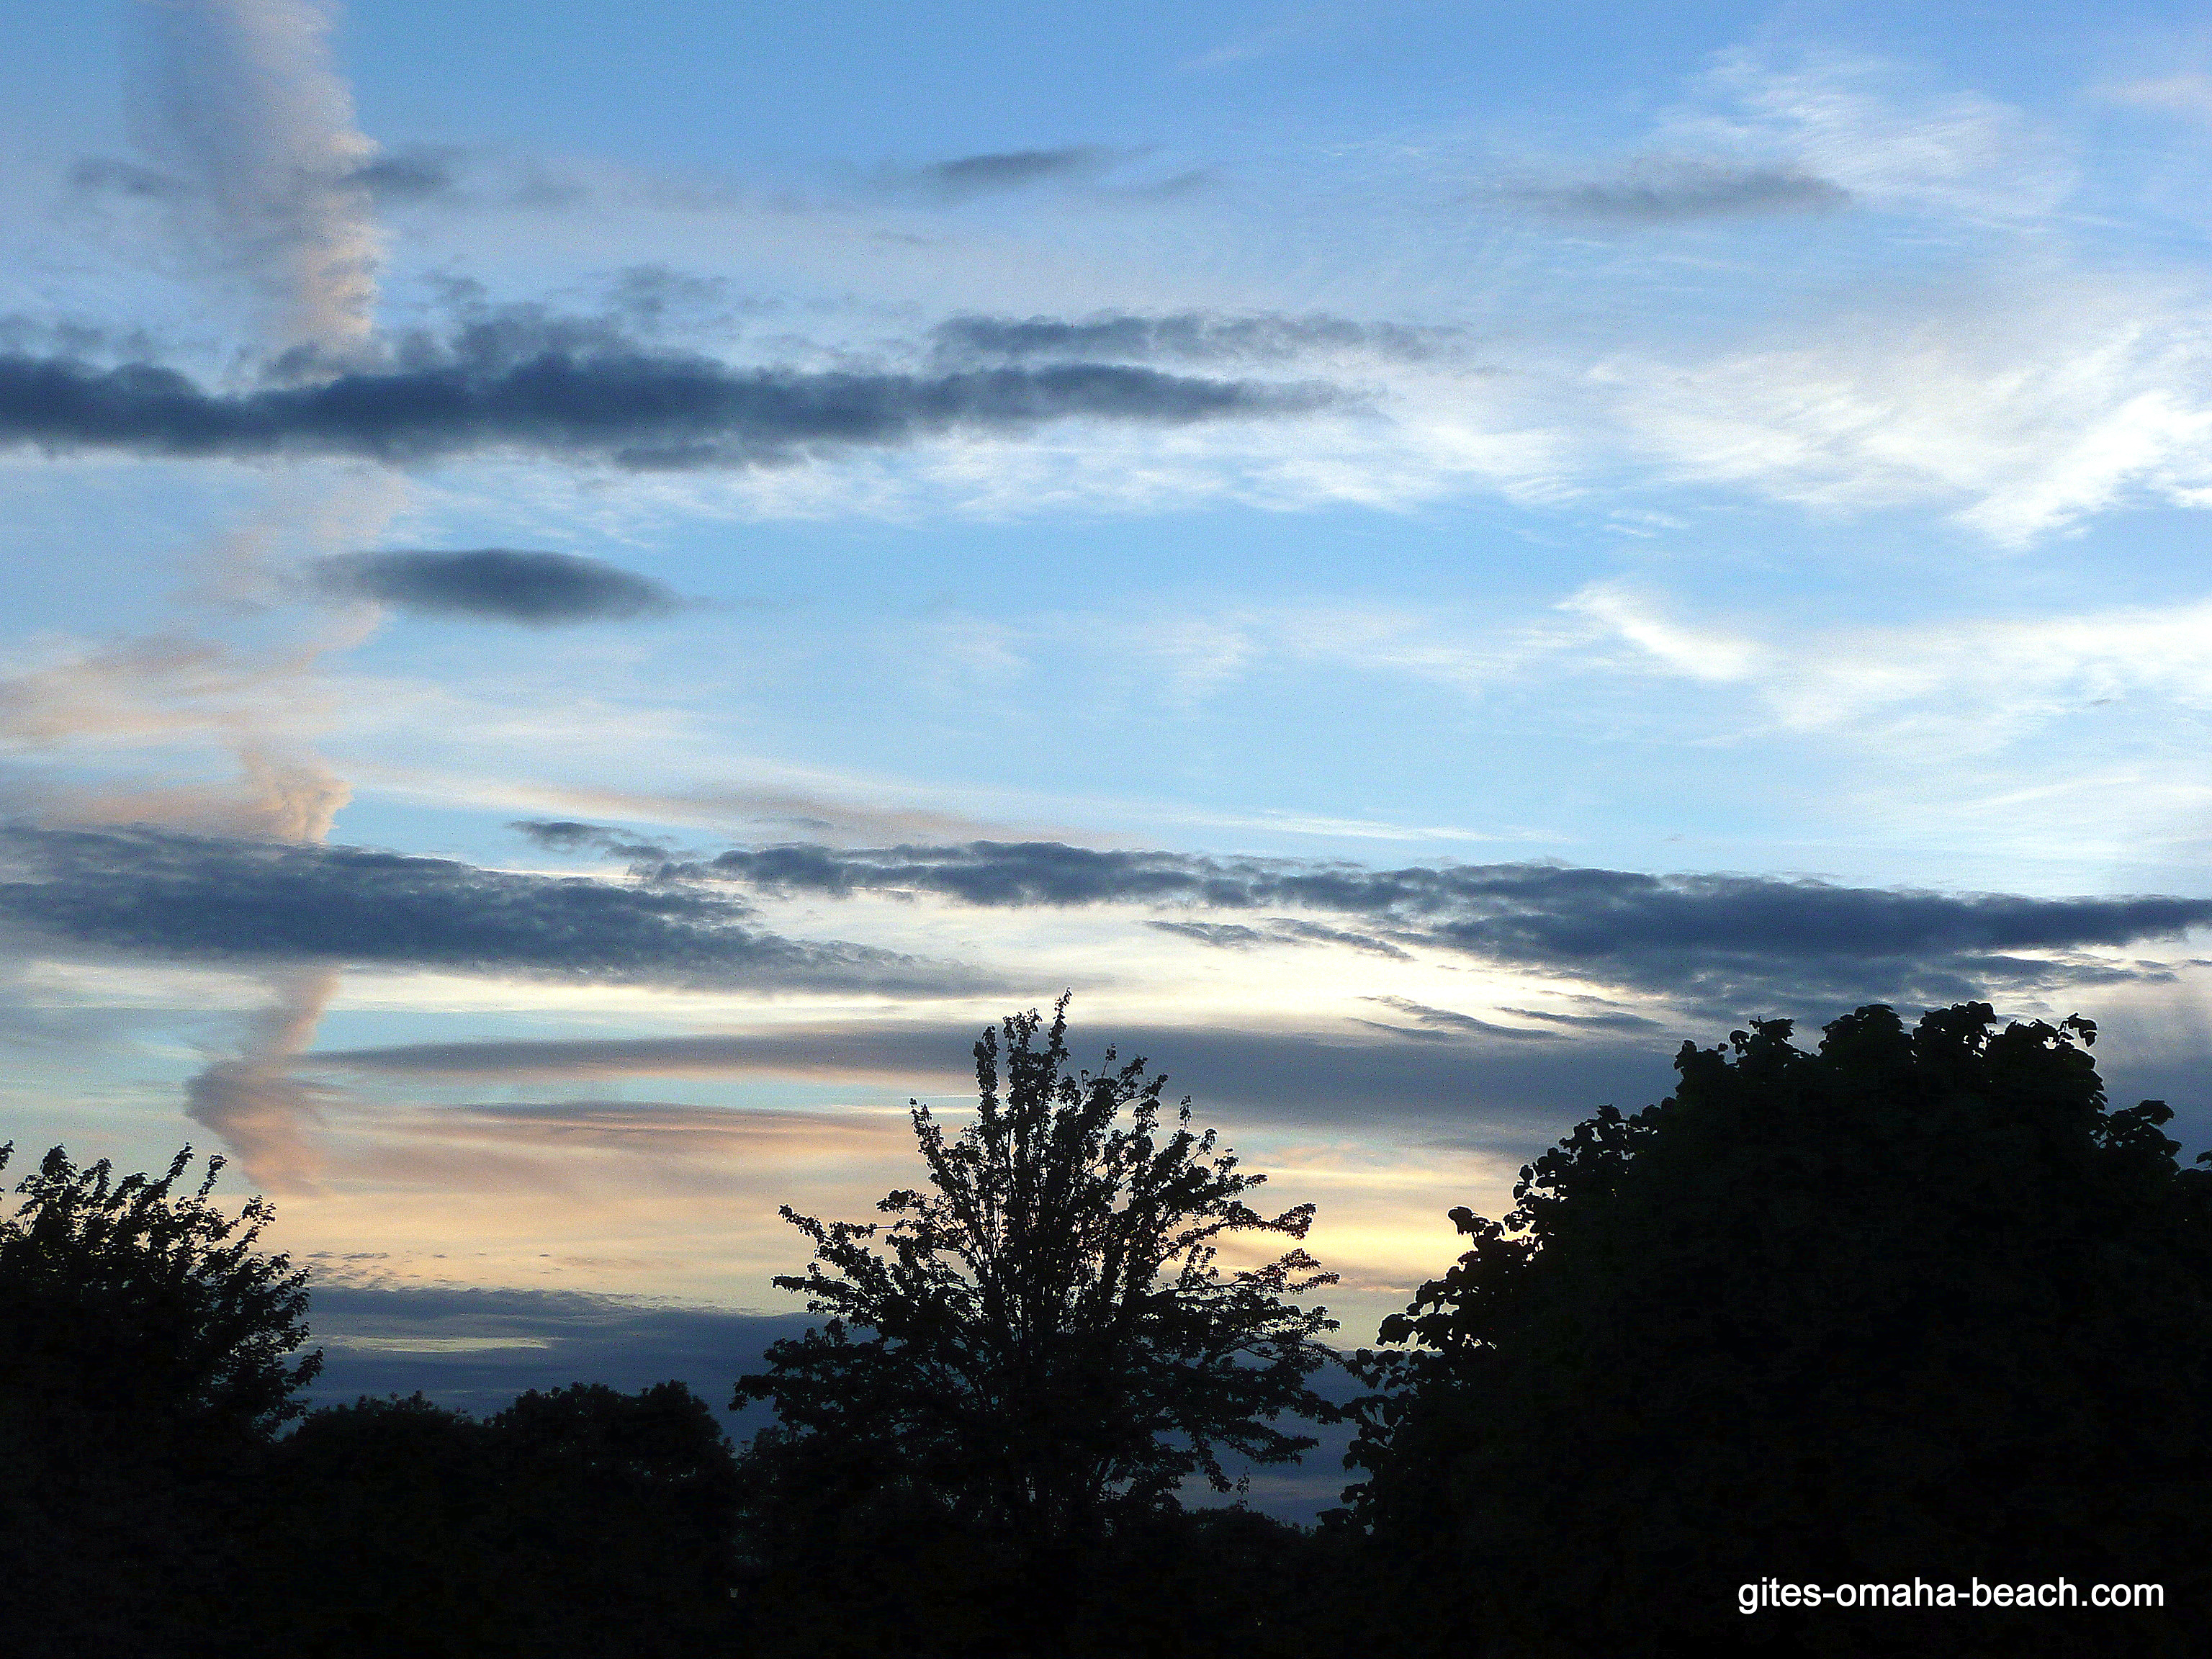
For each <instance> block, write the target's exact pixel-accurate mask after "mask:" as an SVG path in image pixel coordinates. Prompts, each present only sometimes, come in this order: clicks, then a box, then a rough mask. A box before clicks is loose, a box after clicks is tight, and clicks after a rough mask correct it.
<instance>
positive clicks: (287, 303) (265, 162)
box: [148, 0, 379, 352]
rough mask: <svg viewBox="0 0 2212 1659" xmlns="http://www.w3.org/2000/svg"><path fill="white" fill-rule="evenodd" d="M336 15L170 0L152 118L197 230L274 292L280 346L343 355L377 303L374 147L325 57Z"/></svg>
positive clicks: (219, 0) (302, 0) (318, 9)
mask: <svg viewBox="0 0 2212 1659" xmlns="http://www.w3.org/2000/svg"><path fill="white" fill-rule="evenodd" d="M331 21H332V14H331V10H330V9H328V8H327V7H325V6H324V5H322V4H319V3H316V0H164V3H161V4H159V5H157V6H156V7H155V10H154V27H155V33H156V36H157V39H158V43H159V52H160V68H159V72H158V77H157V88H158V98H157V100H156V108H155V110H154V111H153V112H151V113H152V119H151V120H150V121H149V124H148V125H149V129H150V131H149V142H151V143H154V144H155V146H156V147H157V148H158V149H161V150H162V151H163V152H165V159H166V160H168V161H170V162H171V164H172V165H173V166H174V167H176V169H177V170H178V171H179V173H183V174H184V175H185V177H186V178H187V179H189V180H190V182H191V185H192V186H193V189H192V191H191V198H190V199H191V204H193V205H194V206H195V207H196V209H197V212H198V214H199V215H200V216H201V218H202V220H203V223H202V224H201V226H200V227H199V228H200V229H201V230H202V231H203V233H204V234H205V235H206V236H207V237H208V239H209V240H210V241H211V242H212V243H213V244H215V245H216V246H217V247H219V248H220V249H221V250H222V252H223V254H224V256H225V258H226V261H227V262H228V263H232V264H239V265H242V266H244V267H245V268H246V270H248V271H249V272H250V273H251V274H252V276H253V277H254V279H255V281H256V282H257V283H258V285H259V286H260V287H261V288H262V289H263V290H264V292H265V293H266V294H268V295H269V296H270V298H271V299H272V300H273V301H275V302H276V307H277V316H276V319H275V320H276V334H277V336H278V339H279V343H281V344H282V345H283V346H285V347H310V348H316V349H322V350H325V351H337V352H343V351H346V350H348V349H351V348H353V347H356V346H358V345H360V344H361V343H362V342H363V341H365V340H366V339H367V338H368V332H369V327H370V323H371V319H372V316H373V313H374V308H375V303H376V265H377V258H378V253H379V246H378V237H377V233H376V226H375V222H374V219H373V218H372V216H371V209H372V207H373V202H372V199H371V192H370V188H369V185H368V179H367V178H366V177H365V175H364V172H363V169H364V168H365V167H367V166H368V163H369V161H371V159H372V158H373V157H374V155H375V154H376V146H375V145H374V143H371V142H370V141H369V140H368V138H366V137H363V136H362V133H361V132H360V131H359V130H358V129H357V128H356V125H355V123H354V106H353V96H352V94H351V93H350V92H349V90H348V89H347V88H346V85H345V82H343V80H341V79H340V78H339V76H338V75H337V71H336V70H335V69H334V68H333V67H332V65H331V57H330V46H329V34H330V30H331Z"/></svg>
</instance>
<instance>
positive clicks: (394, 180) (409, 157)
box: [350, 144, 462, 205]
mask: <svg viewBox="0 0 2212 1659" xmlns="http://www.w3.org/2000/svg"><path fill="white" fill-rule="evenodd" d="M461 155H462V152H461V151H460V150H459V149H456V148H455V147H453V146H452V145H449V144H418V145H415V146H412V147H410V148H409V149H403V150H397V151H390V152H387V153H386V154H384V155H380V156H378V157H377V158H376V159H375V160H374V161H369V162H367V163H365V164H363V165H362V166H361V167H356V168H355V169H354V171H353V173H352V174H351V175H350V178H351V181H352V182H353V183H355V184H356V185H360V186H362V188H363V189H365V190H366V191H368V193H369V194H370V195H371V196H373V197H375V198H376V200H377V201H378V202H379V203H384V204H394V205H397V204H405V203H410V202H423V201H429V200H432V199H434V198H435V197H441V196H450V195H452V194H453V188H454V185H455V183H456V181H457V180H458V179H459V174H460V166H459V163H460V158H461Z"/></svg>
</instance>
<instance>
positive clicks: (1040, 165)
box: [881, 144, 1126, 202]
mask: <svg viewBox="0 0 2212 1659" xmlns="http://www.w3.org/2000/svg"><path fill="white" fill-rule="evenodd" d="M1125 155H1126V152H1124V151H1121V150H1117V149H1109V148H1107V147H1106V146H1104V145H1102V144H1064V145H1061V146H1060V147H1058V148H1056V149H1010V150H994V151H992V152H990V153H988V154H986V155H960V156H955V157H953V158H952V159H951V160H950V161H932V162H929V163H927V164H926V165H924V166H921V167H884V169H883V171H882V174H881V177H882V179H883V182H884V184H886V185H890V186H891V187H893V188H895V189H906V190H911V191H922V192H926V193H927V194H930V195H934V196H939V197H944V198H945V199H946V200H948V201H956V202H957V201H966V200H968V199H969V198H970V197H977V196H994V195H1000V194H1004V193H1006V192H1007V191H1018V190H1027V189H1029V188H1030V186H1031V185H1041V184H1048V183H1053V182H1054V181H1063V180H1069V179H1088V178H1095V177H1096V176H1097V175H1098V174H1099V173H1104V172H1105V171H1107V170H1108V169H1109V168H1110V167H1113V166H1114V165H1115V163H1116V162H1118V161H1121V160H1123V159H1124V158H1125Z"/></svg>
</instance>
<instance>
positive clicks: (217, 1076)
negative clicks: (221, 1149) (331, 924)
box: [185, 968, 338, 1191]
mask: <svg viewBox="0 0 2212 1659" xmlns="http://www.w3.org/2000/svg"><path fill="white" fill-rule="evenodd" d="M337 986H338V974H337V969H335V968H299V969H284V970H283V971H281V972H278V973H274V974H271V975H269V988H270V1003H269V1006H267V1007H265V1008H263V1009H261V1010H259V1011H258V1012H256V1013H255V1014H254V1015H253V1016H252V1018H251V1020H250V1022H249V1024H248V1029H247V1032H246V1041H245V1042H243V1043H242V1044H241V1045H240V1049H239V1052H238V1053H237V1054H234V1055H232V1056H231V1057H229V1058H228V1059H225V1060H211V1061H210V1062H209V1063H208V1065H207V1066H204V1068H202V1070H201V1071H200V1072H199V1073H198V1074H197V1076H195V1077H194V1078H192V1079H191V1081H189V1082H188V1083H186V1084H185V1102H186V1105H185V1115H187V1116H189V1117H190V1118H191V1120H192V1121H193V1122H195V1123H201V1124H204V1125H206V1126H207V1127H209V1128H210V1129H212V1130H214V1131H215V1133H217V1134H218V1135H221V1136H222V1140H223V1144H224V1145H225V1146H228V1147H229V1148H230V1149H231V1151H232V1152H234V1153H236V1154H237V1156H238V1161H239V1162H240V1164H243V1165H244V1166H245V1168H246V1174H247V1175H249V1176H252V1178H253V1180H254V1182H256V1183H257V1184H258V1185H260V1186H263V1187H268V1188H276V1189H278V1190H280V1191H282V1190H289V1191H297V1190H299V1189H301V1188H307V1187H312V1186H313V1184H314V1181H315V1177H316V1176H317V1174H318V1173H319V1170H320V1169H321V1167H322V1158H321V1155H320V1153H319V1151H318V1150H317V1149H316V1148H315V1146H313V1145H312V1144H311V1143H310V1142H309V1140H308V1139H307V1126H308V1125H309V1124H310V1123H311V1122H312V1121H314V1119H315V1118H316V1116H317V1115H318V1114H317V1109H316V1097H317V1096H318V1095H319V1093H320V1092H321V1091H319V1090H318V1089H317V1088H316V1087H315V1086H314V1085H312V1084H308V1083H306V1082H303V1081H302V1080H301V1079H300V1077H299V1076H298V1075H297V1073H296V1072H295V1069H294V1067H295V1062H296V1061H297V1060H298V1058H299V1056H300V1055H301V1054H305V1053H306V1052H307V1050H308V1049H309V1048H313V1046H314V1041H315V1028H316V1027H317V1026H318V1025H319V1024H321V1022H322V1018H323V1010H324V1009H325V1008H326V1007H328V1006H330V1000H331V996H332V994H334V993H335V992H336V991H337Z"/></svg>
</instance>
